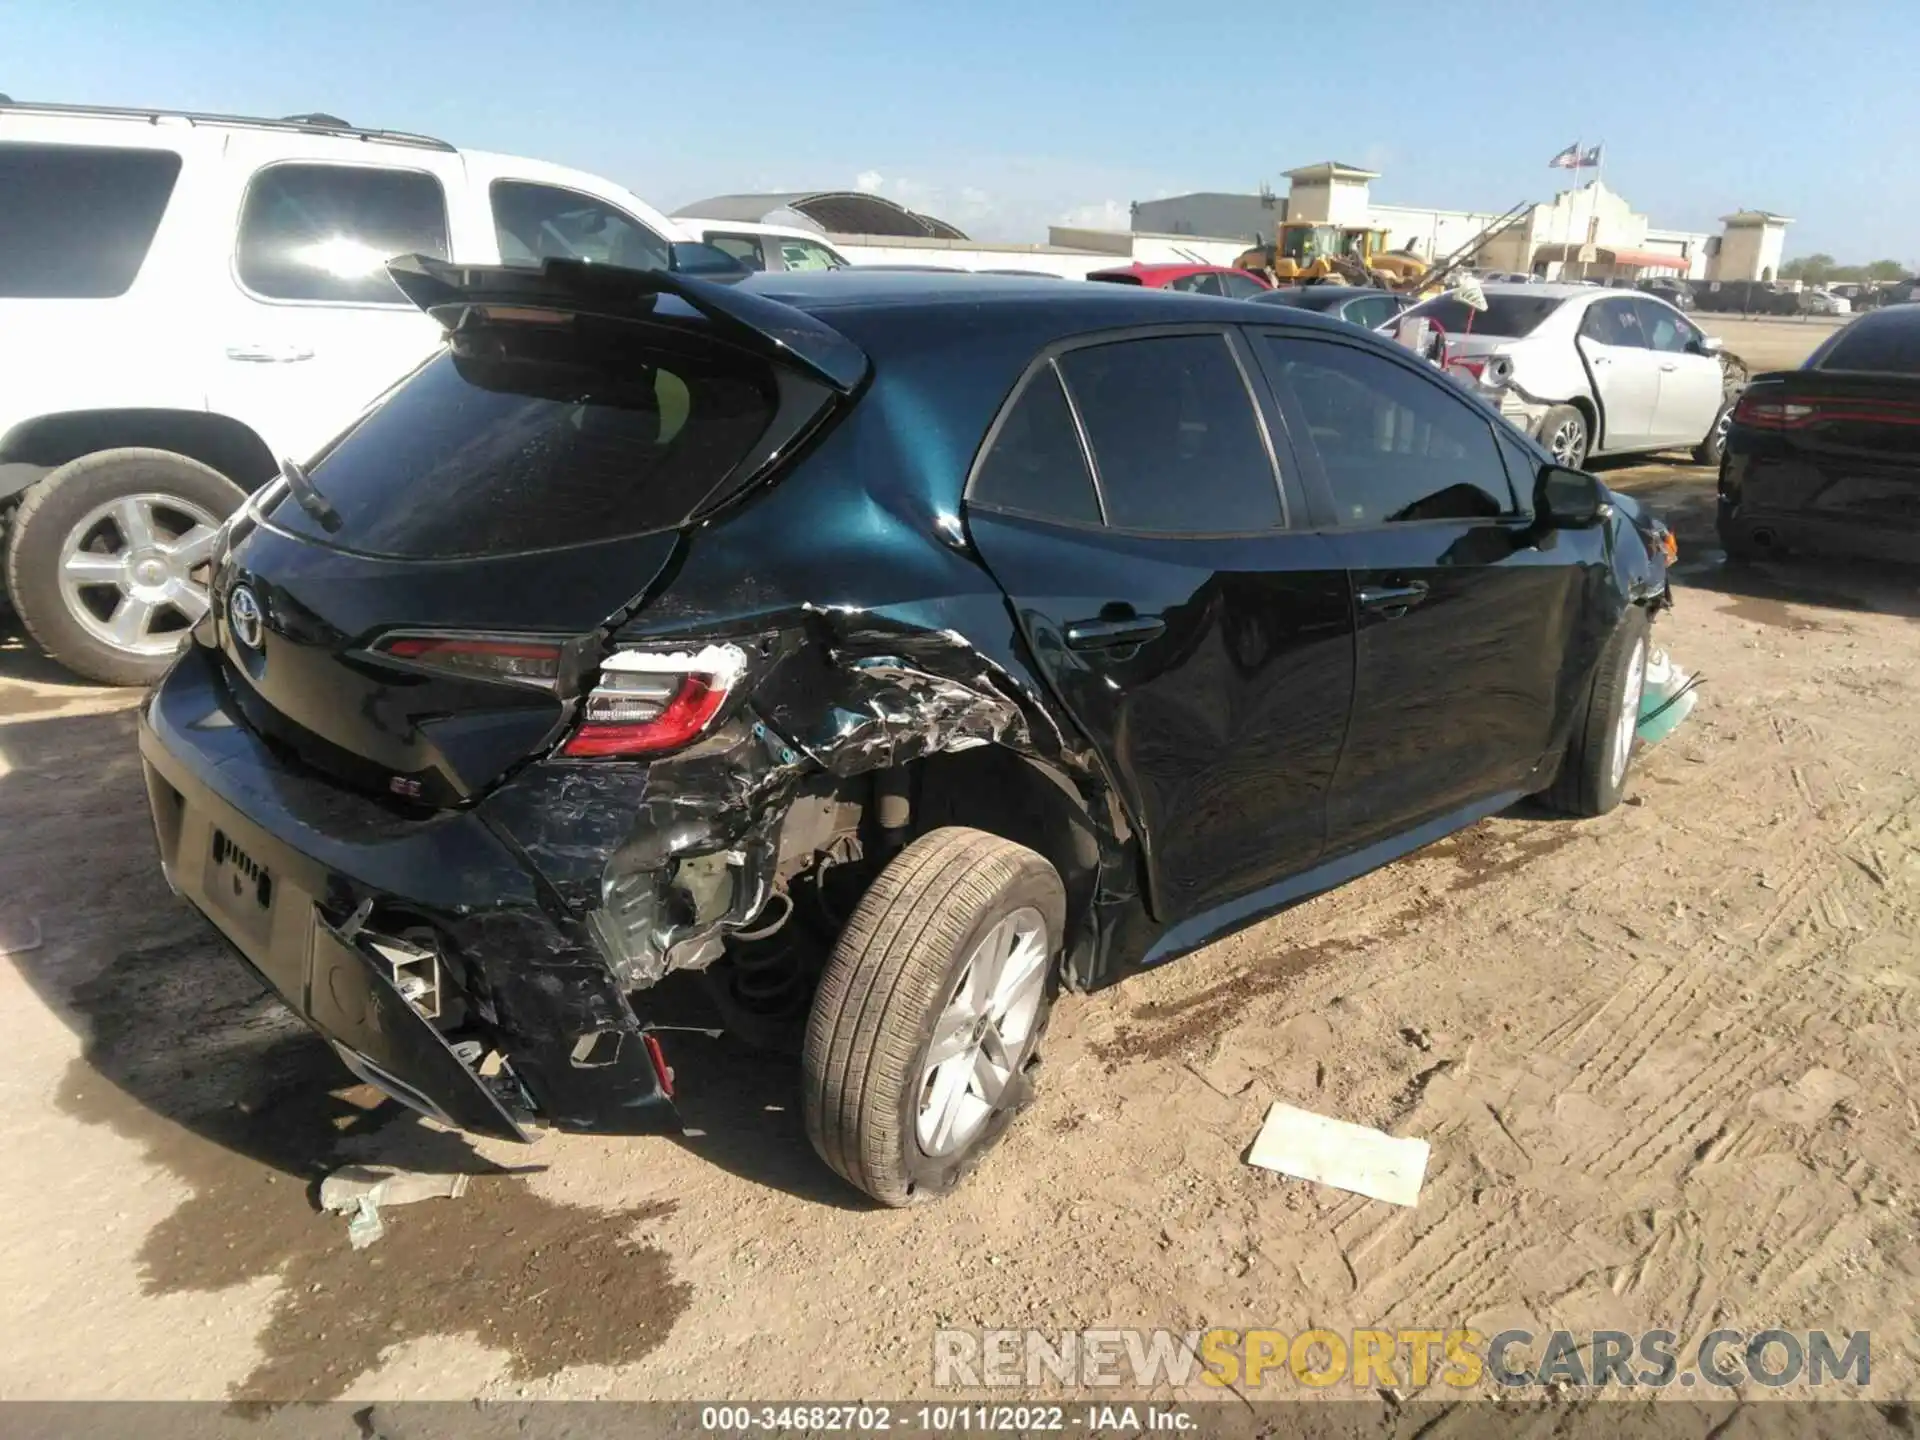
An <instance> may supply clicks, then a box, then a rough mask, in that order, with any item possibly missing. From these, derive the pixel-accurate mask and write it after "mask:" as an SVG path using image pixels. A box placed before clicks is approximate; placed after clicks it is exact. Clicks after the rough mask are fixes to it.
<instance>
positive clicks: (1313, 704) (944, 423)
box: [140, 257, 1666, 1204]
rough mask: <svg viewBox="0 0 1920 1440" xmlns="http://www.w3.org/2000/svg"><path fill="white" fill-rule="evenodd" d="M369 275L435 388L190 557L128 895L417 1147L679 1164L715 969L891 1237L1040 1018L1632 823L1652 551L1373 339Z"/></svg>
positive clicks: (804, 277) (955, 1173) (1023, 1067)
mask: <svg viewBox="0 0 1920 1440" xmlns="http://www.w3.org/2000/svg"><path fill="white" fill-rule="evenodd" d="M393 269H394V273H395V275H396V278H397V279H398V281H399V283H400V284H401V286H402V288H403V289H404V290H405V291H406V293H407V294H408V295H409V296H410V297H411V298H412V299H413V300H414V301H415V302H416V303H417V304H419V305H420V306H421V307H422V308H424V309H426V310H427V311H428V312H430V313H431V314H432V315H434V316H435V317H437V318H438V319H439V320H440V321H441V322H442V323H443V324H444V325H445V327H446V329H447V331H448V333H449V343H448V344H447V346H446V347H445V348H444V349H443V350H442V351H441V352H440V353H439V354H438V355H437V356H435V357H434V358H432V359H430V360H429V361H428V362H427V363H426V364H425V365H424V366H423V367H422V368H421V369H420V370H418V371H417V372H416V373H415V374H414V375H413V376H411V377H410V378H409V379H408V380H406V381H405V382H404V383H402V384H400V385H399V386H398V387H396V388H395V389H394V390H393V391H392V392H391V393H389V394H388V395H387V396H386V397H385V398H384V400H383V401H382V402H381V403H380V404H378V405H377V406H376V407H375V408H373V409H372V410H371V411H370V412H369V413H368V414H367V415H366V416H364V417H363V418H362V419H361V420H359V421H358V422H357V423H356V424H355V426H354V427H353V428H352V429H351V430H349V431H348V432H347V433H346V434H345V435H343V436H342V437H340V438H339V439H338V440H337V441H335V442H334V443H333V444H332V445H331V446H330V447H329V448H328V449H327V450H326V451H324V452H323V453H322V454H321V455H320V456H319V457H318V459H317V460H316V461H315V462H314V463H313V464H312V465H311V466H310V467H309V468H308V469H302V468H300V467H297V466H293V465H289V466H287V467H286V468H285V471H284V474H283V476H282V478H281V479H280V480H279V481H278V482H276V483H275V484H273V485H271V486H270V487H268V488H267V489H266V490H264V491H262V492H261V493H260V494H258V495H256V496H255V497H254V498H253V500H252V501H250V502H249V504H248V505H247V506H246V507H245V509H244V510H243V511H242V512H241V514H240V515H239V516H237V517H236V518H235V519H234V520H233V521H232V522H231V524H230V525H229V527H228V528H227V529H226V530H225V531H224V532H223V534H222V537H221V542H220V545H219V547H218V550H217V554H216V558H215V562H214V564H215V574H214V581H213V586H214V594H215V603H214V605H213V607H212V608H211V610H210V611H209V612H208V616H207V617H206V618H205V619H204V621H203V622H202V623H201V624H200V625H198V626H197V628H196V629H195V631H194V633H193V636H192V639H191V642H190V643H189V644H188V645H187V646H186V648H185V650H184V651H183V653H182V655H181V657H180V659H179V660H178V662H177V663H176V665H175V666H174V668H173V669H172V670H171V671H170V673H169V674H168V675H167V676H166V678H165V679H164V680H163V681H162V682H161V683H160V684H159V685H158V687H157V688H156V690H155V691H154V693H153V694H152V695H151V696H150V698H149V699H148V701H147V703H146V704H145V706H144V708H143V712H142V722H141V737H140V738H141V750H142V754H143V756H144V759H145V769H146V777H147V785H148V790H149V793H150V798H151V803H152V808H153V817H154V824H155V829H156V831H157V834H158V836H159V842H160V850H161V856H162V861H163V864H164V866H165V869H166V873H167V876H168V878H169V880H170V881H171V882H172V884H173V885H174V886H175V887H176V889H177V890H178V891H179V892H180V893H181V894H183V895H184V896H185V897H186V898H187V899H188V900H190V901H191V902H192V903H193V904H194V905H195V906H197V907H198V908H199V909H200V910H201V911H202V912H204V913H205V915H206V916H207V917H208V918H210V919H211V920H212V921H213V922H214V924H215V925H216V926H217V927H218V928H219V930H220V931H221V933H222V934H224V935H225V936H226V937H227V938H228V939H229V940H230V941H232V943H233V945H234V947H235V948H236V949H237V950H238V951H239V953H240V954H241V955H242V956H243V957H244V958H245V960H246V962H247V963H248V964H249V965H250V966H252V967H253V968H254V969H255V970H256V971H257V972H258V973H259V974H260V975H261V976H262V977H263V978H264V979H265V980H266V981H267V982H268V983H269V984H270V985H272V986H273V988H274V989H275V990H277V991H278V992H279V994H280V995H281V996H282V997H283V998H284V999H285V1000H286V1002H287V1003H288V1004H289V1005H291V1006H292V1007H293V1008H294V1009H295V1010H297V1011H298V1012H299V1013H300V1014H301V1015H303V1016H304V1017H305V1018H306V1019H307V1020H308V1021H309V1022H310V1023H311V1024H312V1026H313V1027H314V1028H315V1029H316V1030H318V1031H319V1032H320V1033H321V1034H322V1035H323V1036H324V1037H326V1038H327V1039H328V1040H330V1041H331V1042H332V1043H333V1044H334V1045H335V1046H336V1047H337V1049H338V1050H339V1052H340V1054H341V1055H342V1057H343V1058H344V1059H345V1061H346V1063H347V1064H348V1065H349V1066H350V1067H352V1068H353V1069H354V1070H355V1071H356V1072H357V1073H359V1074H360V1075H362V1076H363V1077H365V1078H367V1079H369V1080H371V1081H373V1082H374V1083H376V1084H378V1085H380V1086H382V1087H384V1088H385V1089H386V1090H387V1091H388V1092H389V1093H391V1094H392V1095H394V1096H397V1097H399V1098H400V1099H402V1100H404V1101H405V1102H407V1103H408V1104H410V1105H413V1106H415V1107H417V1108H418V1109H420V1110H422V1111H424V1112H426V1113H427V1114H429V1115H433V1116H437V1117H439V1118H441V1119H442V1120H445V1121H448V1122H450V1123H452V1124H455V1125H459V1126H464V1127H467V1128H470V1129H473V1130H476V1131H482V1132H485V1133H488V1134H492V1135H497V1136H508V1137H517V1136H522V1135H523V1134H524V1133H525V1131H526V1128H527V1127H528V1126H529V1125H530V1124H533V1123H535V1122H536V1121H538V1122H544V1123H550V1124H553V1125H557V1126H562V1127H569V1128H576V1129H581V1130H592V1131H604V1132H617V1133H642V1132H647V1131H659V1130H665V1129H671V1128H675V1127H676V1126H677V1124H678V1122H677V1120H676V1112H675V1109H674V1102H673V1099H672V1093H673V1075H674V1072H673V1069H672V1062H673V1055H674V1050H675V1047H676V1044H679V1043H686V1044H692V1043H695V1042H693V1041H691V1040H687V1041H680V1040H677V1039H676V1035H677V1034H678V1032H676V1031H673V1030H670V1029H666V1028H663V1025H662V1018H661V1017H662V1015H663V1013H664V1011H663V1009H662V1007H663V1006H665V1005H666V1004H667V1001H668V1000H670V999H672V997H673V996H674V995H675V994H681V995H682V996H683V997H684V994H685V992H686V991H687V989H688V986H689V985H691V986H692V991H693V993H694V994H695V996H696V998H697V997H698V990H699V984H698V982H697V981H692V982H689V981H687V980H685V979H683V978H682V977H677V976H676V977H674V978H673V979H672V981H671V983H669V984H664V985H663V984H660V983H659V982H661V981H662V980H663V978H664V977H668V976H669V975H670V973H671V972H676V971H704V972H705V977H706V981H707V982H708V983H707V988H708V989H709V990H710V991H711V996H712V1000H711V1003H712V1004H715V1005H717V1006H718V1007H719V1009H720V1012H721V1014H722V1016H723V1017H724V1019H725V1023H726V1026H727V1028H728V1029H733V1030H739V1031H741V1032H743V1033H748V1034H753V1035H756V1036H758V1037H760V1038H764V1039H767V1040H768V1041H769V1043H777V1042H778V1039H779V1037H780V1034H781V1033H782V1032H781V1026H782V1025H783V1024H785V1025H789V1026H790V1027H791V1029H789V1030H788V1031H787V1032H786V1033H788V1034H790V1035H792V1036H794V1039H795V1044H796V1046H797V1047H798V1048H799V1049H800V1050H801V1053H802V1061H801V1077H802V1094H803V1103H802V1107H801V1108H802V1110H803V1112H804V1115H805V1119H806V1125H807V1129H808V1132H809V1134H810V1136H811V1137H812V1140H813V1143H814V1145H815V1146H816V1148H817V1149H818V1150H819V1152H820V1154H821V1155H822V1156H823V1157H824V1158H825V1159H826V1160H827V1162H828V1163H829V1164H830V1165H831V1166H832V1167H833V1168H834V1169H836V1170H837V1171H839V1173H840V1174H841V1175H843V1176H845V1177H846V1178H847V1179H848V1180H850V1181H852V1182H853V1183H854V1184H855V1185H857V1186H859V1187H861V1188H862V1189H864V1190H866V1191H867V1192H868V1193H869V1194H871V1195H874V1196H876V1197H878V1198H879V1199H881V1200H883V1201H885V1202H887V1203H890V1204H903V1203H906V1202H908V1201H910V1200H913V1199H917V1198H923V1197H927V1196H931V1195H935V1194H938V1193H940V1192H942V1191H944V1190H946V1189H948V1188H949V1187H951V1186H952V1185H953V1184H954V1183H955V1182H956V1181H957V1180H958V1179H959V1177H960V1176H961V1175H962V1174H963V1173H964V1172H965V1170H966V1169H967V1167H968V1166H969V1165H970V1164H971V1162H972V1161H973V1160H974V1159H976V1158H977V1157H978V1156H979V1155H980V1154H981V1152H982V1151H984V1150H985V1149H986V1148H987V1147H988V1146H989V1145H990V1144H991V1143H992V1142H993V1140H994V1139H995V1138H996V1137H997V1136H998V1135H999V1134H1000V1132H1001V1130H1002V1129H1003V1128H1004V1126H1005V1125H1006V1124H1007V1123H1008V1121H1009V1120H1010V1119H1011V1118H1012V1116H1013V1115H1014V1113H1015V1112H1016V1111H1017V1110H1018V1109H1019V1108H1020V1107H1021V1106H1022V1105H1023V1104H1024V1103H1025V1101H1026V1100H1027V1099H1028V1097H1029V1094H1030V1086H1031V1084H1032V1082H1033V1080H1034V1078H1035V1064H1036V1061H1037V1056H1038V1046H1039V1042H1040V1039H1041V1035H1042V1032H1043V1030H1044V1027H1045V1023H1046V1019H1047V1014H1048V1009H1049V1006H1050V1005H1051V1003H1052V1000H1053V997H1054V995H1055V994H1056V993H1057V992H1058V991H1059V990H1061V989H1071V990H1086V989H1090V988H1093V987H1096V986H1100V985H1104V984H1107V983H1109V982H1111V981H1114V980H1116V979H1118V978H1120V977H1121V976H1123V975H1125V974H1127V973H1128V972H1131V971H1134V970H1137V969H1139V968H1141V967H1143V966H1150V965H1157V964H1159V963H1161V962H1162V961H1165V960H1168V959H1171V958H1172V957H1174V956H1176V955H1178V954H1181V953H1182V952H1185V951H1188V950H1192V949H1194V948H1195V947H1197V946H1200V945H1202V944H1204V943H1206V942H1207V941H1209V940H1211V939H1212V938H1214V937H1216V936H1218V935H1221V934H1223V933H1226V932H1228V931H1231V930H1233V929H1235V928H1237V927H1240V926H1243V925H1246V924H1248V923H1249V922H1251V921H1253V920H1255V919H1258V918H1260V917H1261V916H1264V915H1268V914H1271V913H1272V912H1274V911H1275V910H1278V909H1280V908H1281V907H1283V906H1286V905H1288V904H1291V903H1293V902H1295V901H1298V900H1300V899H1303V898H1305V897H1306V896H1309V895H1312V894H1314V893H1316V892H1318V891H1322V890H1325V889H1327V888H1328V887H1330V886H1334V885H1338V884H1340V883H1341V882H1343V881H1345V880H1348V879H1350V878H1352V877H1354V876H1356V875H1359V874H1361V873H1363V872H1365V871H1367V870H1371V869H1373V868H1374V867H1376V866H1379V865H1381V864H1384V863H1385V862H1387V861H1389V860H1391V859H1393V858H1395V857H1396V856H1399V855H1402V854H1405V853H1406V852H1407V851H1409V850H1412V849H1414V848H1415V847H1417V846H1420V845H1424V844H1426V843H1428V842H1430V841H1432V840H1435V839H1438V838H1439V837H1441V836H1443V835H1445V834H1447V833H1449V832H1450V831H1453V830H1457V829H1459V828H1460V827H1461V826H1463V825H1466V824H1468V823H1470V822H1471V821H1474V820H1476V819H1478V818H1480V817H1481V816H1484V815H1487V814H1490V813H1492V812H1494V811H1497V810H1500V809H1502V808H1504V807H1506V806H1508V805H1510V804H1512V803H1513V802H1515V801H1516V800H1517V799H1519V798H1520V797H1522V796H1524V795H1528V794H1534V793H1540V794H1544V795H1546V796H1547V797H1548V798H1549V799H1550V801H1551V802H1552V803H1553V804H1555V805H1557V806H1558V807H1560V808H1561V809H1562V810H1564V811H1566V812H1567V813H1570V814H1575V815H1596V814H1599V813H1601V812H1603V811H1605V810H1607V809H1609V808H1610V807H1611V806H1613V805H1614V804H1615V803H1616V801H1617V800H1618V799H1619V797H1620V793H1621V786H1622V784H1623V782H1624V780H1625V777H1626V771H1627V765H1628V759H1629V751H1630V748H1631V743H1632V738H1633V734H1634V727H1635V722H1636V719H1637V709H1638V704H1639V694H1640V684H1641V676H1642V673H1643V669H1644V659H1645V656H1646V653H1647V647H1648V624H1649V621H1650V619H1651V617H1652V614H1653V612H1655V611H1657V610H1658V609H1659V608H1660V607H1661V606H1662V605H1663V604H1664V603H1665V600H1666V579H1665V575H1666V572H1665V561H1664V557H1663V553H1662V549H1661V543H1660V537H1659V532H1658V531H1657V530H1656V529H1655V528H1654V527H1653V526H1652V524H1651V522H1648V521H1645V520H1644V519H1641V518H1639V517H1638V512H1637V510H1636V509H1635V507H1634V506H1633V505H1632V502H1631V501H1628V500H1625V499H1624V498H1620V497H1614V496H1612V495H1611V494H1610V493H1609V492H1608V491H1607V490H1606V489H1605V488H1604V487H1603V486H1602V485H1601V484H1600V483H1599V482H1598V481H1597V480H1595V479H1594V478H1593V477H1591V476H1589V475H1586V474H1583V473H1580V472H1577V471H1568V470H1561V469H1556V468H1555V467H1554V466H1552V465H1551V464H1550V463H1548V462H1547V460H1546V457H1545V454H1544V452H1542V451H1541V450H1540V449H1539V448H1538V447H1537V446H1535V445H1534V444H1533V443H1532V442H1530V441H1528V440H1527V439H1525V438H1523V437H1522V436H1521V435H1520V434H1518V433H1517V432H1516V431H1514V430H1511V429H1509V428H1507V427H1506V426H1505V425H1504V424H1503V423H1501V422H1500V421H1498V420H1497V419H1496V418H1495V417H1494V416H1492V415H1490V414H1489V413H1488V412H1487V411H1486V410H1485V409H1484V407H1481V406H1478V405H1476V404H1475V403H1474V402H1473V401H1471V400H1470V399H1468V398H1467V397H1465V396H1464V395H1463V394H1462V393H1461V392H1460V391H1459V390H1458V389H1457V388H1456V387H1454V386H1453V385H1451V384H1450V383H1449V382H1447V381H1446V380H1445V379H1444V378H1442V377H1440V376H1439V375H1437V374H1435V373H1434V372H1433V371H1432V370H1431V369H1430V368H1429V367H1426V366H1423V365H1421V364H1420V363H1419V362H1418V361H1417V360H1415V359H1413V358H1412V357H1411V356H1409V355H1406V354H1405V353H1404V352H1402V351H1400V350H1399V349H1398V348H1396V347H1395V346H1393V345H1391V344H1389V343H1387V342H1385V341H1383V340H1380V339H1378V338H1376V337H1374V336H1372V335H1369V334H1368V333H1366V332H1364V331H1361V330H1356V329H1354V328H1353V327H1351V326H1347V325H1341V324H1337V323H1335V322H1332V321H1329V320H1327V319H1325V318H1324V317H1322V316H1319V315H1314V314H1310V313H1307V312H1305V311H1301V310H1295V309H1288V308H1285V307H1280V308H1275V307H1272V306H1261V305H1254V304H1250V303H1245V302H1238V301H1228V300H1221V299H1218V298H1212V297H1202V296H1182V295H1177V294H1168V293H1165V292H1161V291H1152V290H1142V289H1139V288H1137V287H1125V286H1117V285H1116V286H1102V285H1084V286H1082V285H1075V286H1066V285H1059V284H1054V283H1050V282H1047V281H1041V280H1020V279H1012V278H996V277H987V276H978V275H968V276H938V275H911V274H867V273H864V272H861V271H858V270H848V271H842V272H839V273H835V274H823V275H808V274H779V275H756V276H754V277H752V278H751V279H747V280H743V281H740V282H738V283H736V284H732V285H727V284H720V283H715V282H709V281H702V280H699V279H696V278H693V277H687V276H680V275H674V274H671V273H651V272H647V273H643V272H635V271H625V270H618V269H614V268H611V267H607V266H598V265H591V266H590V265H583V264H579V263H577V262H567V261H559V260H554V261H549V262H548V263H547V265H546V267H545V268H544V270H540V271H531V270H515V269H460V268H456V267H450V266H448V265H445V264H443V263H441V262H438V261H429V260H423V259H420V258H418V257H414V258H411V259H409V260H406V261H402V262H396V264H395V266H394V267H393ZM701 1003H703V1004H704V1003H708V1002H706V1001H704V1000H703V1001H702V1002H701Z"/></svg>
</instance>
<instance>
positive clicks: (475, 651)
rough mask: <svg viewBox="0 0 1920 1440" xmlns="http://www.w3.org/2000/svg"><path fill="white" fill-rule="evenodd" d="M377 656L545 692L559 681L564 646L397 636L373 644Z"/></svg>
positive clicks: (514, 638) (532, 640) (528, 640)
mask: <svg viewBox="0 0 1920 1440" xmlns="http://www.w3.org/2000/svg"><path fill="white" fill-rule="evenodd" d="M373 651H374V653H375V654H376V655H383V656H385V657H387V658H388V659H390V660H398V661H400V662H401V663H403V664H405V665H406V666H408V667H409V668H411V669H415V670H429V671H432V672H434V673H436V674H440V675H451V676H455V677H458V678H459V679H463V680H505V681H510V682H512V683H514V684H518V685H533V686H537V687H538V688H540V689H542V690H552V689H554V688H555V687H556V686H557V685H558V684H559V681H560V659H561V653H562V644H561V642H560V641H558V640H548V639H543V638H540V637H537V636H519V635H456V634H437V633H432V632H428V631H393V632H390V633H389V634H386V635H383V636H381V637H380V639H379V640H377V641H375V642H374V645H373Z"/></svg>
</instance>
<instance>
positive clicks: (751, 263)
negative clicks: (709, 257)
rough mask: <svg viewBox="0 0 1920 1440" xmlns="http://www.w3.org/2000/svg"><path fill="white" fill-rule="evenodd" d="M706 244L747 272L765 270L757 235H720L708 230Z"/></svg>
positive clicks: (764, 259)
mask: <svg viewBox="0 0 1920 1440" xmlns="http://www.w3.org/2000/svg"><path fill="white" fill-rule="evenodd" d="M707 244H709V245H711V246H713V248H714V249H716V250H722V251H725V252H726V253H727V254H729V255H731V256H732V257H733V258H734V259H736V260H738V261H739V262H740V263H741V264H742V265H744V266H746V267H747V268H748V269H749V270H764V269H766V268H767V261H766V257H765V256H763V255H762V254H761V253H760V237H759V236H757V235H722V234H720V233H718V232H717V231H712V230H710V231H708V232H707Z"/></svg>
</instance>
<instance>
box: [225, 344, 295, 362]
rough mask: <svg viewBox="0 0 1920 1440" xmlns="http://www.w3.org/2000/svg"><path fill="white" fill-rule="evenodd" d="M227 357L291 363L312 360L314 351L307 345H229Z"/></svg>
mask: <svg viewBox="0 0 1920 1440" xmlns="http://www.w3.org/2000/svg"><path fill="white" fill-rule="evenodd" d="M227 358H228V359H229V360H245V361H248V362H250V363H252V364H255V365H289V364H292V363H293V362H294V361H296V360H311V359H312V358H313V351H312V349H311V348H309V347H308V346H305V345H229V346H228V347H227Z"/></svg>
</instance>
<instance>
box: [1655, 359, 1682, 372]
mask: <svg viewBox="0 0 1920 1440" xmlns="http://www.w3.org/2000/svg"><path fill="white" fill-rule="evenodd" d="M1679 368H1680V366H1679V363H1678V362H1677V361H1673V360H1669V361H1667V362H1666V363H1665V364H1664V365H1662V366H1661V367H1660V371H1661V373H1662V374H1670V373H1672V372H1673V371H1675V370H1678V369H1679Z"/></svg>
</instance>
